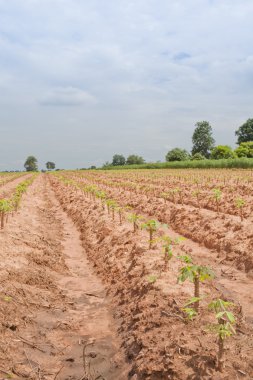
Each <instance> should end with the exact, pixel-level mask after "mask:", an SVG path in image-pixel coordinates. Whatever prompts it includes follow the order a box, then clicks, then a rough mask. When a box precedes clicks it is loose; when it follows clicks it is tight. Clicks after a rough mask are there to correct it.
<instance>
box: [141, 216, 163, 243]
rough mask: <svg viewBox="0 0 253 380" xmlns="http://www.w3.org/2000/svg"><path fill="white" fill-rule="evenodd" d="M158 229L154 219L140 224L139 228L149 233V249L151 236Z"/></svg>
mask: <svg viewBox="0 0 253 380" xmlns="http://www.w3.org/2000/svg"><path fill="white" fill-rule="evenodd" d="M159 227H160V223H159V222H157V221H156V220H154V219H150V220H148V221H147V222H145V223H142V225H141V228H142V229H144V230H147V231H148V232H149V249H151V248H152V243H153V235H154V233H155V231H157V229H158V228H159Z"/></svg>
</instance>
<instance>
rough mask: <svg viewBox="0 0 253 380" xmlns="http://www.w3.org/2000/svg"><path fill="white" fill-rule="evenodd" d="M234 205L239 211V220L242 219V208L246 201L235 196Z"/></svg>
mask: <svg viewBox="0 0 253 380" xmlns="http://www.w3.org/2000/svg"><path fill="white" fill-rule="evenodd" d="M235 205H236V207H237V208H238V210H239V212H240V217H241V221H242V220H243V208H244V206H245V205H246V201H245V200H244V199H242V198H237V199H236V201H235Z"/></svg>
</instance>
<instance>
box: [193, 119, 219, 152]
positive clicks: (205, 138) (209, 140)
mask: <svg viewBox="0 0 253 380" xmlns="http://www.w3.org/2000/svg"><path fill="white" fill-rule="evenodd" d="M195 126H196V128H195V130H194V132H193V135H192V143H193V147H192V155H194V154H195V153H201V154H202V155H203V156H204V157H206V158H209V156H210V152H211V150H212V148H213V147H214V143H215V140H214V138H213V137H212V127H211V125H210V124H209V122H208V121H199V122H197V123H196V124H195Z"/></svg>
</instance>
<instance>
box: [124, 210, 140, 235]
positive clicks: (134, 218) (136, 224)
mask: <svg viewBox="0 0 253 380" xmlns="http://www.w3.org/2000/svg"><path fill="white" fill-rule="evenodd" d="M127 219H128V221H129V222H132V223H133V226H134V232H135V231H136V230H137V228H138V227H139V221H140V220H141V219H143V217H142V216H141V215H137V214H134V213H131V214H128V217H127Z"/></svg>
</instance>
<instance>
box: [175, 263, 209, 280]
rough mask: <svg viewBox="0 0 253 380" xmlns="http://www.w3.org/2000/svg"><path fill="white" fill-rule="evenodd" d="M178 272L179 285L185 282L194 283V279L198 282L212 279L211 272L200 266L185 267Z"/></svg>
mask: <svg viewBox="0 0 253 380" xmlns="http://www.w3.org/2000/svg"><path fill="white" fill-rule="evenodd" d="M179 272H180V275H179V277H178V282H179V283H182V282H184V281H186V280H189V281H191V282H194V281H195V279H196V278H198V279H199V281H200V282H203V281H205V280H210V279H212V278H214V273H213V271H212V270H211V269H210V268H209V267H206V266H202V265H194V264H193V265H187V266H185V267H183V268H181V269H180V271H179Z"/></svg>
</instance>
